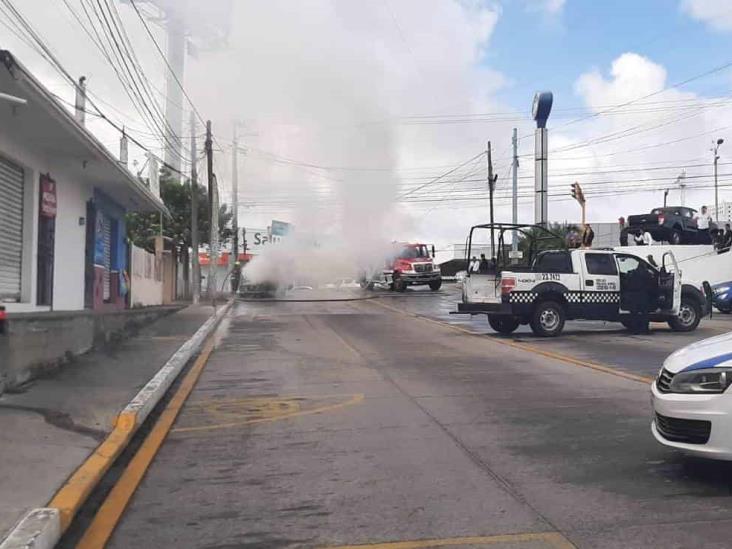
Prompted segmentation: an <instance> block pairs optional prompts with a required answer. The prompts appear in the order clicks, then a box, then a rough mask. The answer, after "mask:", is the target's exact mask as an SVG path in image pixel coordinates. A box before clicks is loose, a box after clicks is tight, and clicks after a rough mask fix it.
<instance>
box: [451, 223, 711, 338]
mask: <svg viewBox="0 0 732 549" xmlns="http://www.w3.org/2000/svg"><path fill="white" fill-rule="evenodd" d="M485 227H490V225H478V226H476V227H473V229H471V236H470V237H469V243H468V248H469V249H470V246H471V243H472V240H473V232H474V231H475V229H476V228H478V229H483V228H485ZM514 227H516V228H514ZM527 227H529V228H530V231H531V232H530V233H529V232H528V231H527V232H526V233H524V234H526V235H527V237H528V236H530V235H535V234H536V233H537V232H538V231H541V230H543V229H542V228H541V227H536V226H525V225H524V226H511V225H495V226H494V230H496V231H498V233H499V242H498V244H499V246H498V249H499V250H503V249H505V246H504V245H503V233H504V232H507V231H509V230H510V231H512V232H513V231H515V232H518V233H521V232H523V231H524V229H526V228H527ZM528 248H529V249H528V250H527V252H526V255H527V257H526V258H525V259H528V261H527V262H523V263H520V262H517V261H516V259H517V258H516V256H515V255H514V257H513V258H512V259H507V258H503V257H498V258H496V269H495V271H494V272H492V273H491V272H489V273H480V272H470V273H468V275H467V277H466V279H465V282H464V283H463V295H462V302H461V303H458V310H457V314H461V313H462V314H471V315H475V314H485V315H487V316H488V323H489V324H490V326H491V327H492V328H493V329H494V330H495V331H497V332H500V333H503V334H509V333H512V332H513V331H514V330H516V328H518V327H519V325H521V324H528V325H529V326H531V329H532V331H533V332H534V334H536V335H538V336H541V337H554V336H558V335H559V334H561V333H562V330H563V329H564V323H565V321H566V320H571V319H591V320H605V321H609V322H620V323H621V324H623V326H625V327H626V328H628V329H629V330H631V331H640V330H642V329H643V323H644V322H647V321H644V320H643V319H642V318H641V317H640V316H639V315H637V314H633V313H634V312H637V311H638V304H639V303H640V302H642V303H644V304H645V305H644V306H643V309H645V310H646V311H647V312H648V320H650V321H652V322H667V323H668V325H669V326H670V327H671V329H672V330H674V331H678V332H690V331H693V330H695V329H696V327H697V326H698V325H699V322H700V320H701V318H702V317H703V316H704V315H705V314H706V313H708V312H709V310H710V305H709V303H710V299H711V293H709V294H708V295H705V293H704V292H703V291H702V290H700V289H699V288H697V287H696V286H694V285H691V284H685V283H684V282H683V280H682V279H681V272H680V270H679V267H678V264H677V262H676V259H675V257H674V255H673V253H672V252H671V251H668V252H666V253H665V254H664V255H663V258H662V262H661V265H660V267H659V266H656V265H653V264H651V263H649V262H648V261H646V260H645V259H643V258H642V257H639V256H636V255H633V254H629V253H625V252H623V251H615V250H592V249H573V250H567V249H544V250H539V251H538V252H536V253H535V254H534V250H535V249H536V248H535V247H532V246H531V245H529V247H528ZM468 253H470V250H469V251H468ZM512 261H513V264H511V263H512ZM707 286H708V285H707Z"/></svg>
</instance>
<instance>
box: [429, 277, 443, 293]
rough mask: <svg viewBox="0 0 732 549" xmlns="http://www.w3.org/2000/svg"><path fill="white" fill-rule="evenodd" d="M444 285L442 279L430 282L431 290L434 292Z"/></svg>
mask: <svg viewBox="0 0 732 549" xmlns="http://www.w3.org/2000/svg"><path fill="white" fill-rule="evenodd" d="M441 287H442V280H435V281H433V282H430V290H432V291H433V292H436V291H437V290H439V289H440V288H441Z"/></svg>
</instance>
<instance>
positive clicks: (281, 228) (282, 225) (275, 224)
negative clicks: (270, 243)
mask: <svg viewBox="0 0 732 549" xmlns="http://www.w3.org/2000/svg"><path fill="white" fill-rule="evenodd" d="M271 229H272V236H287V235H288V234H290V231H292V225H291V224H289V223H286V222H284V221H277V220H275V219H273V220H272V227H271Z"/></svg>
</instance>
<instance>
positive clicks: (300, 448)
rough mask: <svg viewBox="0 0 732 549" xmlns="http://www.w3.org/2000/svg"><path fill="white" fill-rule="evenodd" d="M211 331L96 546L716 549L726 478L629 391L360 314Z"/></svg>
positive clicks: (300, 314) (274, 319)
mask: <svg viewBox="0 0 732 549" xmlns="http://www.w3.org/2000/svg"><path fill="white" fill-rule="evenodd" d="M403 298H404V299H407V298H408V296H403ZM399 299H402V298H399ZM417 299H421V298H417ZM424 299H425V300H432V301H433V302H435V301H439V299H440V297H439V296H435V295H433V296H431V297H425V298H424ZM425 303H427V301H425ZM225 329H226V330H227V331H226V332H224V333H222V335H221V338H220V340H219V344H218V347H217V349H216V350H215V352H214V353H213V355H212V356H211V359H210V361H209V363H208V365H207V367H206V369H205V370H204V372H203V374H202V377H201V379H200V381H199V383H198V385H197V387H196V388H195V389H194V391H193V393H192V395H191V396H190V398H189V401H188V402H187V404H186V405H185V407H184V409H183V410H182V412H181V415H180V416H179V418H178V421H177V423H176V425H175V426H174V429H173V431H172V432H171V434H170V435H169V437H168V439H167V440H166V442H165V444H164V445H163V447H162V448H161V451H160V453H159V454H158V456H157V458H156V460H155V461H154V462H153V464H152V466H151V468H150V470H149V471H148V473H147V475H146V477H145V479H144V480H143V483H142V485H141V486H140V488H139V489H138V491H137V493H136V495H135V496H134V498H133V500H132V502H131V504H130V506H129V508H128V510H127V512H126V514H125V515H124V517H123V519H122V522H121V523H120V524H119V526H118V527H117V530H116V532H115V534H114V536H113V538H112V540H111V542H110V544H109V546H110V547H113V548H122V547H178V548H187V547H196V548H234V547H245V548H248V549H251V548H270V547H274V548H278V547H279V548H285V547H318V546H342V545H348V544H387V545H374V546H372V549H388V548H389V547H394V546H393V545H392V546H390V545H388V543H390V542H403V541H410V540H441V541H438V542H421V543H415V544H412V545H410V546H409V547H410V548H415V549H418V548H419V547H431V546H435V545H437V544H439V545H440V546H450V547H461V548H464V547H476V548H477V547H506V548H523V547H537V548H540V547H571V546H572V545H571V544H574V545H575V546H577V547H592V548H635V547H638V548H641V547H644V548H645V547H659V548H661V547H662V548H682V547H683V548H688V547H713V548H721V547H728V546H729V539H731V538H732V481H730V480H729V479H730V472H732V469H731V468H730V465H727V464H719V463H710V462H704V461H699V460H692V459H687V458H684V457H682V456H680V455H679V454H676V453H674V452H671V451H669V450H667V449H665V448H663V447H661V446H659V445H658V444H656V443H655V441H654V440H653V439H652V436H651V434H650V430H649V423H650V413H651V411H650V407H649V399H648V386H647V385H646V384H643V383H639V382H636V381H631V380H628V379H624V378H619V377H616V376H612V375H608V374H605V373H601V372H597V371H594V370H590V369H586V368H580V367H577V366H572V365H569V364H566V363H562V362H557V361H554V360H551V359H548V358H546V357H543V356H539V355H536V354H534V353H530V352H525V351H519V350H516V349H512V348H509V347H507V346H504V345H497V344H496V343H495V342H494V341H493V340H492V338H489V337H485V338H483V337H475V336H472V335H468V334H463V333H459V332H456V331H454V330H450V329H447V328H445V327H441V326H439V325H436V324H434V323H428V322H425V321H423V320H420V319H415V318H410V317H407V316H405V315H402V314H399V313H396V312H393V311H389V310H385V309H384V308H382V307H379V306H378V305H376V304H374V303H371V302H361V303H340V304H334V303H330V304H322V303H311V304H308V303H286V304H250V303H246V304H244V303H240V304H238V306H237V307H236V309H235V310H234V311H233V313H232V318H231V320H230V322H229V323H228V326H227V327H226V328H225ZM643 348H644V345H639V349H643ZM494 536H503V537H499V538H496V537H494ZM459 538H469V539H467V540H462V541H461V540H460V539H459Z"/></svg>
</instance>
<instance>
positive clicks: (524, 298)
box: [508, 290, 620, 304]
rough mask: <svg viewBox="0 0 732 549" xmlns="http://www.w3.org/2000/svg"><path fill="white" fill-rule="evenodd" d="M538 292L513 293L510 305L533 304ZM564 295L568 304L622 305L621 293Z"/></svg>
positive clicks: (574, 293)
mask: <svg viewBox="0 0 732 549" xmlns="http://www.w3.org/2000/svg"><path fill="white" fill-rule="evenodd" d="M539 295H540V294H539V293H537V292H521V291H515V290H514V291H513V292H511V293H510V294H508V302H509V303H533V302H534V301H535V300H536V298H537V297H539ZM562 295H564V298H565V299H566V300H567V303H592V304H603V303H620V292H571V291H566V292H564V293H563V294H562Z"/></svg>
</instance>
